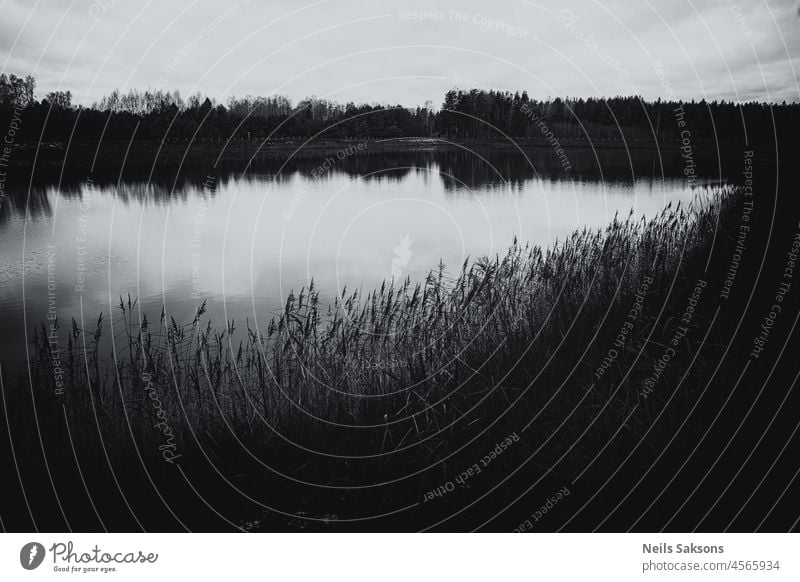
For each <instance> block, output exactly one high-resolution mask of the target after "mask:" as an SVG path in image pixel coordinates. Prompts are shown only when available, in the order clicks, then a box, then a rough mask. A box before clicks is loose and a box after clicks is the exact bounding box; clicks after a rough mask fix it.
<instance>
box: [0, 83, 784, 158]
mask: <svg viewBox="0 0 800 582" xmlns="http://www.w3.org/2000/svg"><path fill="white" fill-rule="evenodd" d="M35 86H36V82H35V79H34V78H33V77H30V76H28V77H25V78H21V77H15V76H14V75H11V76H10V77H7V76H6V75H0V124H2V126H3V127H8V124H9V123H10V122H11V120H12V119H14V118H18V119H19V120H20V123H19V129H18V133H17V135H16V141H17V142H18V143H21V142H23V141H28V142H35V143H38V142H40V141H43V142H60V143H66V142H74V141H88V142H92V143H97V142H107V141H124V142H128V141H131V140H133V139H134V138H135V139H136V140H157V141H163V140H166V141H169V140H172V141H184V140H188V141H192V142H194V141H198V140H214V139H215V140H226V141H227V140H233V141H236V140H243V139H247V140H266V139H271V140H280V139H287V138H299V137H303V138H312V137H313V138H324V139H335V138H352V137H356V138H399V137H441V138H451V139H459V138H461V139H463V138H473V139H474V138H487V139H504V138H505V137H506V136H509V137H512V138H533V139H539V140H542V141H546V140H547V139H552V137H551V138H545V136H548V135H550V136H553V137H555V138H556V139H559V140H561V141H564V140H577V141H583V142H588V141H592V142H596V143H602V142H604V141H615V142H622V141H625V142H631V143H636V144H642V143H649V144H659V145H661V146H664V145H668V144H670V143H676V144H680V143H682V138H683V137H685V135H682V132H684V130H685V128H689V129H690V134H691V140H692V142H693V143H694V144H699V143H703V142H705V143H717V142H720V141H723V142H724V141H736V142H745V141H748V142H749V143H751V144H754V143H765V144H767V145H770V144H774V138H775V135H776V132H778V133H779V135H778V137H779V142H781V143H784V144H787V145H788V144H791V143H792V141H791V139H790V138H793V136H795V135H797V133H798V130H800V104H798V103H790V104H786V103H782V104H766V103H758V102H748V103H733V102H726V101H711V102H707V101H705V100H701V101H691V102H680V101H675V102H673V101H662V100H660V99H659V100H657V101H654V102H653V101H645V100H644V99H642V98H641V97H636V96H634V97H612V98H588V99H583V98H566V99H562V98H558V97H557V98H553V99H546V100H536V99H531V98H529V96H528V94H527V93H526V92H525V91H523V92H522V93H520V92H515V93H510V92H504V91H492V90H481V89H472V90H458V89H453V90H451V91H448V92H447V94H446V95H445V96H444V100H443V103H442V104H441V106H440V108H438V109H436V108H434V107H433V105H432V104H431V103H430V102H428V103H426V104H425V106H424V107H404V106H401V105H377V104H373V105H368V104H355V103H347V104H342V103H336V102H332V101H329V100H327V99H319V98H316V97H311V98H308V99H304V100H301V101H300V102H298V103H296V104H293V103H291V101H290V100H289V99H288V98H286V97H283V96H270V97H254V96H251V95H248V96H246V97H235V96H234V97H231V98H230V99H229V100H228V102H227V103H225V104H222V103H218V102H216V101H215V100H213V99H211V98H209V97H205V96H202V95H200V94H197V95H192V96H190V97H188V98H185V99H184V98H183V97H181V95H180V94H179V93H178V92H177V91H166V90H163V89H149V90H145V91H138V90H133V89H132V90H129V91H128V92H122V93H121V92H119V91H114V92H113V93H111V94H110V95H108V96H106V97H104V98H103V99H102V100H101V101H100V102H98V103H94V104H93V105H92V106H90V107H76V106H75V105H73V103H72V95H71V93H70V92H69V91H54V92H50V93H48V94H46V95H45V96H44V97H43V98H42V99H41V100H37V99H36V98H35ZM678 121H681V122H683V125H681V124H679V123H678ZM550 132H552V133H550Z"/></svg>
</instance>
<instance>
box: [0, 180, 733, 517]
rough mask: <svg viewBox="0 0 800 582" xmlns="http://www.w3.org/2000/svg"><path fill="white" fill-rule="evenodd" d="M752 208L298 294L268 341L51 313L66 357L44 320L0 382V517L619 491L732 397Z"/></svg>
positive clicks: (445, 508) (497, 502)
mask: <svg viewBox="0 0 800 582" xmlns="http://www.w3.org/2000/svg"><path fill="white" fill-rule="evenodd" d="M744 202H745V200H744V196H743V193H742V191H741V190H739V189H738V188H726V189H723V190H714V191H706V192H705V193H704V194H702V195H700V196H699V197H698V199H697V201H696V202H695V203H694V204H693V205H692V206H691V207H690V208H667V209H665V210H664V212H663V213H662V214H661V215H660V216H659V217H657V218H655V219H653V220H649V221H644V220H640V219H637V217H634V216H629V217H620V218H618V219H617V220H615V221H614V222H613V223H612V224H611V225H610V226H608V228H606V229H605V230H604V231H602V232H594V231H587V230H584V231H581V232H575V233H574V234H573V235H572V236H571V237H570V238H568V239H567V240H564V241H562V242H561V243H560V244H559V245H557V246H556V247H555V248H552V249H549V250H546V249H540V248H538V247H533V248H531V247H528V246H526V245H524V244H522V243H515V244H514V245H513V246H512V247H511V249H510V250H509V251H508V253H507V254H506V255H505V256H501V257H494V258H484V259H480V260H476V261H471V262H468V263H466V264H465V265H464V266H463V268H461V270H460V271H458V272H457V273H452V275H449V274H448V273H447V272H445V271H439V272H434V273H431V275H430V276H429V277H428V279H427V280H426V281H425V282H423V283H420V284H413V283H411V282H409V281H405V282H396V283H394V284H389V283H387V284H385V285H384V286H382V287H381V288H380V289H376V290H374V291H371V292H369V293H365V294H360V293H357V292H346V291H345V292H343V293H342V296H341V297H340V298H339V299H338V300H337V301H336V302H335V303H334V304H333V305H330V306H325V305H321V304H320V302H319V299H318V295H317V292H316V290H315V289H313V288H311V289H304V290H300V291H298V292H297V293H296V294H293V295H291V296H290V297H289V298H288V300H287V303H286V305H285V308H284V310H283V311H282V313H280V314H276V317H275V318H274V319H273V321H272V322H271V323H270V324H269V326H268V327H266V328H265V329H252V328H251V327H248V326H247V325H246V324H245V323H244V322H239V321H236V322H234V321H231V322H227V323H226V324H224V325H222V326H219V325H214V322H209V321H205V318H204V313H203V311H204V309H203V306H200V307H199V309H198V312H197V316H196V317H195V319H194V321H191V322H188V323H186V324H179V323H178V322H175V321H173V320H171V319H170V318H168V317H165V316H164V315H163V314H161V316H160V317H159V315H158V314H142V313H140V312H139V311H138V309H137V305H136V301H135V300H134V299H131V298H129V297H125V298H121V300H120V305H119V311H118V312H116V313H114V314H105V315H103V316H101V318H108V317H112V319H113V321H114V323H113V329H114V336H115V339H114V343H113V351H112V349H110V348H108V344H107V343H105V342H104V338H103V337H102V333H103V332H102V330H103V328H104V326H103V323H102V320H101V319H100V320H98V325H97V330H91V329H90V330H82V329H79V328H78V326H77V325H76V324H75V323H74V322H72V323H71V324H67V323H66V322H59V325H60V336H61V337H62V338H63V337H65V336H68V340H67V341H66V342H63V341H62V342H61V343H59V344H56V343H51V342H50V341H48V337H49V335H50V334H49V332H50V331H51V328H50V327H49V325H50V324H51V323H52V322H47V323H45V324H43V325H42V327H41V328H40V329H39V330H38V331H37V333H36V334H35V337H34V338H33V343H32V346H31V349H32V353H31V359H30V363H29V366H28V368H27V369H26V370H25V371H24V372H22V373H20V374H18V375H15V374H14V373H9V371H8V370H4V373H3V378H4V382H5V384H4V388H3V400H2V407H3V411H2V412H3V418H4V420H5V422H7V423H8V428H9V430H8V436H9V437H10V439H11V440H10V442H9V445H10V446H9V447H8V449H7V450H8V451H9V453H10V455H11V456H12V457H13V458H12V459H9V461H10V464H9V466H14V467H15V468H16V472H17V474H16V475H15V474H11V473H9V474H6V479H7V481H9V482H16V481H18V480H21V481H22V482H23V483H24V484H25V491H26V493H27V495H28V496H29V498H26V500H25V502H24V503H23V502H22V501H20V503H18V504H16V505H15V506H14V507H13V508H9V510H8V511H5V512H4V515H3V517H4V519H5V522H6V524H12V523H13V524H25V523H28V520H29V516H32V520H33V525H34V526H35V527H39V528H43V529H57V530H60V529H66V528H74V529H103V528H108V529H112V530H120V529H122V530H136V529H141V528H145V529H148V530H159V529H166V530H175V529H178V530H180V529H184V528H188V529H210V530H215V529H229V528H244V529H267V530H269V529H290V530H293V529H355V530H366V529H379V530H396V529H421V528H428V527H432V528H434V529H437V528H439V529H441V528H443V529H464V528H474V527H488V528H492V529H506V530H510V529H512V528H515V527H517V526H518V525H519V523H521V522H523V521H524V520H525V519H526V518H527V517H528V515H529V514H530V513H531V512H532V511H533V509H538V508H539V506H540V505H541V503H540V502H542V503H544V501H543V500H545V499H547V498H549V497H550V495H553V494H555V493H556V492H557V491H560V490H562V488H564V487H567V488H568V489H569V490H570V491H571V495H573V497H572V498H571V499H572V500H573V502H574V503H577V502H575V501H574V500H575V499H578V498H580V499H582V501H581V503H583V500H586V499H589V497H590V495H591V494H592V493H593V492H596V493H600V490H601V489H602V487H601V486H603V487H604V484H606V483H607V482H608V481H607V479H609V478H610V477H612V476H614V477H616V478H617V479H618V480H621V483H622V485H620V484H619V483H620V481H618V482H617V484H616V489H613V491H614V492H616V493H621V492H624V491H625V490H626V488H630V487H631V486H632V484H633V483H636V481H637V479H641V478H644V476H647V475H650V474H651V473H650V470H651V469H652V468H653V466H654V461H657V460H658V459H660V458H661V457H660V455H662V454H663V453H664V452H665V451H666V450H667V449H668V448H669V447H672V449H670V450H672V451H675V454H677V455H678V458H679V459H683V458H685V455H686V452H687V451H689V450H691V447H692V446H694V445H695V444H696V442H697V440H698V438H699V436H701V435H703V432H704V431H705V430H706V429H707V427H708V426H709V423H710V419H711V418H713V417H714V412H715V411H716V412H717V413H718V411H719V410H720V408H719V402H720V399H721V398H722V396H723V394H722V393H721V392H720V391H719V390H716V391H714V392H712V394H711V395H707V394H706V388H707V387H708V386H709V382H711V381H712V380H714V381H717V382H721V383H722V384H723V385H724V386H727V388H728V390H727V391H726V393H725V394H724V395H726V396H727V395H728V392H729V391H730V387H731V386H733V385H734V384H735V383H736V382H735V378H734V377H733V373H732V372H730V371H729V368H730V367H723V368H722V369H720V366H719V363H721V361H722V358H723V357H724V355H725V353H727V349H726V348H727V347H728V346H729V345H730V342H731V341H732V338H733V336H734V335H735V326H736V323H737V320H736V318H735V317H733V316H731V317H728V318H724V320H723V318H717V317H716V315H715V309H716V308H717V306H718V305H719V293H720V289H721V281H723V280H724V277H725V273H726V272H727V270H728V268H729V263H730V260H731V256H732V253H733V249H734V245H735V242H736V241H735V236H734V234H733V233H735V231H736V228H737V226H736V224H737V223H738V221H739V219H740V215H741V213H742V208H743V203H744ZM670 347H671V348H672V349H671V350H670V351H667V350H668V348H670ZM665 354H669V357H668V358H667V362H666V364H665V365H663V366H661V365H660V362H662V361H664V359H665ZM656 370H659V371H658V372H656ZM689 371H691V375H690V377H689V379H688V380H687V374H688V372H689ZM687 423H688V424H687ZM724 424H725V419H723V421H722V425H724ZM501 442H502V443H505V445H504V446H501V445H500V443H501ZM498 447H499V448H500V453H496V452H495V454H494V455H492V451H497V450H498ZM487 458H489V459H490V461H489V462H486V461H485V459H487ZM667 458H671V457H667ZM622 461H629V463H628V464H627V465H625V469H624V470H622V471H621V472H619V473H618V472H617V471H615V472H614V475H610V474H609V473H610V472H611V471H612V468H616V467H621V466H622V465H621V464H620V463H622ZM476 464H477V465H478V467H482V469H481V470H480V472H479V473H475V472H474V471H472V472H468V471H469V470H470V468H471V467H473V466H474V465H476ZM645 470H646V471H647V472H646V473H645ZM663 470H664V469H659V470H657V471H655V472H654V473H653V474H656V475H664V474H665V473H663ZM666 471H667V473H666V475H672V474H674V466H669V467H667V468H666ZM465 472H467V473H465ZM465 474H467V477H464V475H465ZM457 477H458V478H459V479H460V480H459V481H455V479H456V478H457ZM454 483H457V484H455V485H454ZM662 486H663V484H662ZM620 487H622V489H620ZM659 490H660V489H659ZM54 491H56V492H58V493H57V494H55V495H54V494H53V492H54ZM433 491H439V493H440V494H433V493H432V492H433ZM442 492H443V493H442ZM531 496H533V497H532V498H531ZM581 496H582V497H581ZM651 497H652V496H651ZM651 497H647V498H648V499H650V498H651ZM519 499H522V500H523V501H522V502H520V503H523V502H524V503H526V505H524V506H523V508H522V509H519V507H517V508H516V509H515V511H513V512H508V511H504V510H505V508H506V507H507V506H511V505H512V504H513V503H514V502H515V501H516V500H519ZM31 500H33V501H32V502H33V506H31V505H30V504H29V501H31ZM526 500H527V501H526ZM26 504H27V505H26ZM577 510H578V507H576V506H569V505H568V504H567V503H563V504H562V506H561V507H560V508H559V509H553V511H552V512H551V514H550V516H549V519H553V520H555V519H561V522H555V521H553V522H550V524H549V525H541V526H537V528H538V527H541V528H543V529H548V528H553V527H562V526H564V525H565V524H564V523H563V522H564V521H566V518H565V517H564V516H570V515H572V514H574V513H576V512H577ZM603 511H605V512H606V513H608V511H609V507H608V506H605V508H604V510H603ZM601 515H602V514H601ZM559 516H560V517H559ZM587 520H588V521H591V520H594V521H592V523H594V524H595V525H596V524H597V522H598V521H600V520H599V519H597V518H596V516H595V515H593V514H585V515H584V516H581V517H580V518H579V519H577V520H574V521H572V522H571V523H570V524H568V525H566V527H567V529H570V528H577V529H579V530H580V529H581V528H582V527H586V526H585V523H587ZM557 523H558V525H556V524H557ZM637 523H638V522H637ZM656 523H658V524H660V525H658V527H661V526H663V520H662V519H661V518H660V517H655V518H654V520H651V521H645V522H644V523H642V524H639V527H643V528H644V529H654V524H656ZM629 525H631V524H630V523H626V526H625V527H628V526H629ZM634 525H636V524H634ZM677 525H678V527H679V528H680V524H677ZM22 527H23V529H24V528H25V527H28V528H30V527H31V526H30V524H28V525H27V526H22ZM605 527H606V528H611V529H618V528H619V526H618V522H616V521H612V522H611V523H610V524H606V525H605Z"/></svg>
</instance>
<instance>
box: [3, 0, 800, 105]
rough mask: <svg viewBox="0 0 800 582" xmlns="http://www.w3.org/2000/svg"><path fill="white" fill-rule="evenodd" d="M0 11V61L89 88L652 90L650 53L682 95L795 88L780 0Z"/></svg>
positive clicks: (338, 1) (340, 94) (649, 93)
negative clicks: (469, 86) (475, 86)
mask: <svg viewBox="0 0 800 582" xmlns="http://www.w3.org/2000/svg"><path fill="white" fill-rule="evenodd" d="M1 10H2V13H3V18H2V20H0V57H2V62H4V63H5V65H4V69H5V70H6V72H13V73H16V74H26V73H33V74H35V75H36V77H37V78H38V80H39V89H40V92H41V93H42V94H43V93H44V92H46V91H49V90H52V89H55V88H62V89H70V90H72V91H73V93H74V94H75V96H76V99H77V100H78V101H83V102H86V103H91V102H92V101H95V100H99V99H100V97H102V95H104V94H106V93H108V92H110V91H111V90H113V89H115V88H120V89H127V88H130V87H138V88H145V87H148V86H150V87H152V86H156V85H162V86H164V87H165V88H169V89H173V88H177V89H179V90H180V91H181V92H182V93H184V94H188V93H194V92H196V91H200V92H203V93H206V94H209V95H210V96H212V97H216V98H220V99H224V98H226V97H227V96H230V95H231V94H238V95H241V94H247V93H251V94H267V93H272V92H278V93H282V94H287V95H289V96H290V97H291V98H292V99H294V100H298V99H300V98H302V97H304V96H307V95H311V94H316V95H318V96H332V97H334V98H335V99H336V100H339V101H365V102H382V103H402V104H405V105H417V104H420V103H422V102H424V101H425V100H427V99H432V100H434V102H436V103H438V102H440V100H441V98H442V95H443V93H444V91H446V90H447V89H449V88H451V87H452V86H453V85H454V84H461V85H464V84H465V83H466V81H464V80H469V81H470V82H471V83H472V84H480V85H482V86H488V87H496V88H498V89H506V90H523V89H525V90H527V91H528V93H529V94H530V95H531V96H533V97H547V96H553V95H569V96H593V95H616V94H641V95H644V96H645V97H647V98H657V97H660V96H661V97H663V92H664V91H663V88H662V87H660V86H659V82H658V78H657V77H656V75H655V73H654V70H653V66H652V63H653V61H655V60H658V61H660V62H661V63H662V66H663V70H664V71H665V73H666V75H667V76H668V79H669V82H670V84H671V86H672V88H673V89H674V90H675V92H676V93H677V94H678V96H680V97H682V98H686V99H692V98H695V99H699V98H707V99H720V98H725V99H730V100H735V99H772V100H777V101H780V100H784V99H785V100H797V99H798V86H797V83H796V81H795V79H796V76H795V75H796V71H797V65H798V62H797V59H795V58H793V56H792V55H798V54H800V20H799V19H798V17H797V4H796V2H794V1H792V0H780V1H775V2H767V3H765V2H762V3H749V2H748V3H745V2H742V3H741V4H738V3H736V2H735V1H734V0H730V1H729V0H703V1H695V2H689V1H686V2H670V3H666V4H662V3H658V4H656V3H654V2H652V1H649V2H627V1H623V0H607V1H605V2H603V3H597V2H594V1H591V0H580V1H579V0H576V1H574V2H573V3H572V4H571V5H569V8H566V7H564V5H562V4H556V3H553V2H529V1H525V0H501V1H498V2H495V3H492V4H488V3H486V2H482V1H479V0H458V1H456V0H444V1H442V2H439V3H436V4H431V3H430V2H423V1H421V0H410V1H408V2H401V3H398V2H387V1H385V0H378V1H375V2H371V3H363V2H360V1H356V0H305V2H302V3H297V2H290V1H289V0H276V1H271V2H269V3H260V2H255V1H248V0H238V2H237V1H234V2H212V1H210V0H176V1H174V2H160V3H159V2H155V1H150V2H145V3H134V2H129V1H127V0H95V1H94V2H91V1H89V0H79V1H77V2H75V3H72V2H48V3H39V4H37V5H35V8H34V7H32V5H31V4H29V3H27V2H24V1H22V0H7V1H6V2H5V3H4V4H3V6H2V9H1ZM762 77H763V78H762ZM454 79H460V80H461V81H460V82H459V83H455V82H454ZM62 80H63V81H62Z"/></svg>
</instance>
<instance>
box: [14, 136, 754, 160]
mask: <svg viewBox="0 0 800 582" xmlns="http://www.w3.org/2000/svg"><path fill="white" fill-rule="evenodd" d="M359 143H366V144H367V147H366V148H365V153H374V152H393V151H424V150H451V149H480V150H493V151H507V152H514V151H518V150H519V149H523V150H524V149H534V148H535V149H553V146H552V145H551V144H550V143H549V142H548V141H547V140H546V139H543V138H524V139H523V138H520V139H508V140H505V139H484V138H481V139H476V138H436V137H432V138H422V137H420V138H409V137H403V138H372V137H363V138H355V137H354V138H348V139H308V138H304V137H298V138H294V139H292V138H287V139H277V140H267V141H264V140H256V139H251V140H247V139H232V140H224V139H218V138H198V139H196V140H194V141H189V140H188V139H170V140H166V141H159V140H141V141H134V142H132V143H129V142H125V141H104V142H101V143H98V142H94V141H91V142H90V141H74V142H72V143H70V144H69V145H68V144H66V143H65V142H42V143H41V144H36V143H30V142H29V143H20V144H17V145H16V147H15V148H14V150H13V155H12V160H11V163H12V164H13V165H28V164H30V163H31V162H33V159H34V157H36V158H37V162H41V163H47V162H61V161H63V160H64V159H65V158H66V159H68V160H69V162H70V163H74V162H76V161H83V162H86V161H90V160H91V159H92V158H94V157H95V156H97V157H98V158H108V157H114V158H118V157H126V155H127V157H128V158H133V160H132V161H135V162H141V161H156V159H158V160H164V161H173V160H175V159H176V157H177V158H178V159H180V158H182V157H183V156H188V157H190V158H191V157H196V156H218V155H220V154H222V156H223V157H237V158H240V157H242V156H258V157H261V156H270V155H293V154H296V155H303V156H305V155H309V154H312V155H319V154H324V153H331V152H337V151H338V150H342V149H346V148H348V147H354V146H355V145H356V144H359ZM559 143H560V145H561V147H563V148H564V149H571V150H576V149H582V150H587V149H602V150H606V149H619V150H623V151H625V150H635V151H658V150H661V151H668V152H676V151H680V146H681V144H680V142H677V141H669V142H662V143H659V144H656V143H655V142H653V141H623V140H602V139H600V140H591V141H589V140H576V139H571V138H564V139H559ZM37 146H38V152H37ZM742 147H744V144H743V143H741V142H739V141H720V142H695V143H693V148H694V149H695V150H698V151H705V152H708V151H715V150H717V149H720V150H736V149H739V150H741V148H742Z"/></svg>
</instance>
